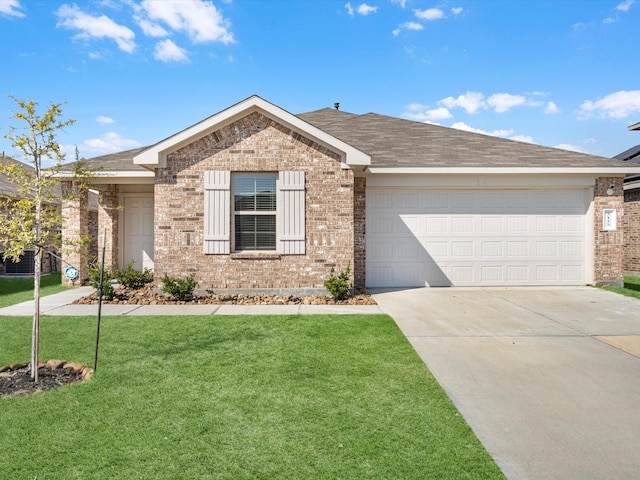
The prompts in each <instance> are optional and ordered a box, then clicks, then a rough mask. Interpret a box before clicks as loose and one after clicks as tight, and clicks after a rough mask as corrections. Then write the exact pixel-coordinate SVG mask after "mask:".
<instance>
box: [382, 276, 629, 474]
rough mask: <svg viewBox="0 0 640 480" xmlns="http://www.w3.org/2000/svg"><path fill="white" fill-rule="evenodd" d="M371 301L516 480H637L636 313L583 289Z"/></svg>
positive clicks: (624, 301) (431, 293) (459, 292)
mask: <svg viewBox="0 0 640 480" xmlns="http://www.w3.org/2000/svg"><path fill="white" fill-rule="evenodd" d="M374 293H375V295H374V296H375V299H376V301H377V302H378V304H379V305H380V307H381V308H382V310H383V311H384V312H385V313H388V314H389V315H391V316H392V317H393V318H394V320H395V321H396V323H397V324H398V326H399V327H400V329H401V330H402V332H403V333H404V334H405V335H406V337H407V338H408V339H409V341H410V342H411V344H412V345H413V347H414V348H415V349H416V351H417V352H418V354H419V355H420V357H421V358H422V359H423V361H424V362H425V363H426V365H427V366H428V367H429V369H430V370H431V372H432V373H433V375H434V376H435V377H436V379H437V380H438V382H440V385H442V387H443V388H444V390H445V391H446V392H447V394H448V395H449V397H450V398H451V400H452V401H453V402H454V404H455V405H456V407H457V408H458V409H459V411H460V412H461V413H462V415H463V416H464V417H465V418H466V420H467V422H468V423H469V425H470V426H471V428H472V429H473V430H474V432H475V433H476V435H477V436H478V438H480V440H481V442H482V443H483V444H484V446H485V447H486V449H487V450H488V451H489V453H490V454H491V455H492V456H493V457H494V459H495V460H496V462H497V463H498V465H499V466H500V468H501V469H502V471H503V472H504V473H505V475H506V476H507V477H508V478H509V479H512V480H514V479H536V480H538V479H563V480H567V479H580V480H585V479H614V478H615V479H637V478H640V358H638V355H640V301H638V300H636V299H632V298H628V297H623V296H620V295H617V294H614V293H610V292H606V291H603V290H599V289H595V288H587V287H584V288H513V289H505V288H502V289H462V288H439V289H438V288H431V289H428V288H425V289H410V290H398V291H387V292H374Z"/></svg>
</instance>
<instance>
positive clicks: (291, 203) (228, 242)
mask: <svg viewBox="0 0 640 480" xmlns="http://www.w3.org/2000/svg"><path fill="white" fill-rule="evenodd" d="M242 173H247V174H252V175H256V174H260V173H263V172H234V175H235V174H242ZM274 173H275V175H276V195H277V197H276V249H275V250H242V252H244V253H249V252H250V253H257V254H260V253H263V254H270V255H273V254H274V253H276V254H280V255H304V254H305V253H306V242H307V238H306V207H305V203H306V184H305V172H304V171H280V172H264V174H268V175H273V174H274ZM231 178H232V173H231V172H230V171H228V170H212V171H205V172H204V232H203V233H204V236H203V253H204V254H205V255H229V254H231V253H235V250H233V249H232V243H235V219H234V218H232V217H233V216H235V205H234V204H233V203H232V202H233V198H232V191H231V190H232V185H231V184H232V181H231ZM233 248H235V245H234V246H233Z"/></svg>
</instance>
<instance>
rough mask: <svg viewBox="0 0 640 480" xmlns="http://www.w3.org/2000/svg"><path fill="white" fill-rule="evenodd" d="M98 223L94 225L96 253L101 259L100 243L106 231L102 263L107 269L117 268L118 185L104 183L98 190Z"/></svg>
mask: <svg viewBox="0 0 640 480" xmlns="http://www.w3.org/2000/svg"><path fill="white" fill-rule="evenodd" d="M97 213H98V215H97V216H98V225H100V229H99V231H98V228H97V227H96V235H97V241H98V242H97V246H96V253H97V254H98V258H100V260H102V247H103V245H102V243H103V241H104V232H105V230H106V232H107V242H106V249H105V261H104V265H105V268H107V269H112V270H116V269H117V268H118V233H119V213H120V209H119V188H118V185H106V186H104V187H103V189H102V190H101V191H100V197H99V202H98V212H97Z"/></svg>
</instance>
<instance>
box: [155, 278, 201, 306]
mask: <svg viewBox="0 0 640 480" xmlns="http://www.w3.org/2000/svg"><path fill="white" fill-rule="evenodd" d="M197 286H198V282H196V276H195V274H194V273H192V274H191V275H189V276H188V277H187V278H173V277H169V276H168V275H167V274H166V273H165V274H164V278H163V279H162V291H163V292H165V293H168V294H169V295H171V296H172V297H173V298H175V299H176V300H190V299H191V298H192V297H193V291H194V290H195V288H196V287H197Z"/></svg>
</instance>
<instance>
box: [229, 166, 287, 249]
mask: <svg viewBox="0 0 640 480" xmlns="http://www.w3.org/2000/svg"><path fill="white" fill-rule="evenodd" d="M276 180H277V175H276V174H246V173H236V174H234V175H233V232H234V250H235V251H244V250H275V249H276V203H277V202H276Z"/></svg>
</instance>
